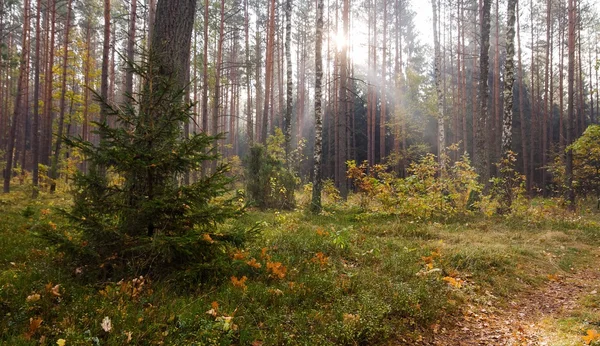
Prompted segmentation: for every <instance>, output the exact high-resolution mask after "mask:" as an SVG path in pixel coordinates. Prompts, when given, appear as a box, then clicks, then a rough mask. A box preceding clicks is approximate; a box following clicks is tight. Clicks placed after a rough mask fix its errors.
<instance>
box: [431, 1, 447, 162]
mask: <svg viewBox="0 0 600 346" xmlns="http://www.w3.org/2000/svg"><path fill="white" fill-rule="evenodd" d="M437 1H438V0H431V6H432V9H433V46H434V50H435V53H434V54H435V56H434V75H435V90H436V94H437V114H436V117H437V122H438V135H437V141H438V161H439V164H440V169H441V170H442V171H443V170H444V168H445V167H444V161H445V158H444V156H445V154H446V153H445V149H446V139H445V134H446V133H445V129H444V126H445V124H444V93H443V91H442V71H441V59H442V57H441V54H440V38H439V36H438V35H439V33H438V8H437Z"/></svg>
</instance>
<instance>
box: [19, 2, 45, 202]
mask: <svg viewBox="0 0 600 346" xmlns="http://www.w3.org/2000/svg"><path fill="white" fill-rule="evenodd" d="M36 12H37V13H36V16H35V59H34V63H33V64H34V67H33V69H34V77H33V78H34V81H33V129H32V137H33V143H32V147H31V155H32V159H33V162H32V166H33V167H32V171H33V172H32V184H33V192H32V197H33V198H37V196H38V194H39V189H38V184H39V169H38V164H39V159H40V102H39V98H40V62H41V60H42V59H41V57H40V31H41V29H40V15H41V13H42V0H38V2H37V11H36ZM21 168H22V169H25V168H24V167H21Z"/></svg>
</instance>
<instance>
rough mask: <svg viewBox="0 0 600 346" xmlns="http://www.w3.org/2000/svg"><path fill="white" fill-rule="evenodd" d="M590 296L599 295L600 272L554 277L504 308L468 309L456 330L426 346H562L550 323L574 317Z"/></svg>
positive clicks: (441, 330)
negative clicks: (583, 301) (581, 299)
mask: <svg viewBox="0 0 600 346" xmlns="http://www.w3.org/2000/svg"><path fill="white" fill-rule="evenodd" d="M590 294H592V295H597V294H600V268H589V269H586V270H584V271H581V272H579V273H577V274H569V275H564V276H559V277H556V278H555V277H552V278H550V280H549V282H548V283H547V284H546V285H545V286H543V287H541V288H540V289H538V290H535V291H532V292H529V293H527V294H523V295H520V296H518V297H515V298H514V300H512V301H510V302H509V304H508V305H505V306H504V307H501V308H496V307H494V306H468V307H467V308H466V309H465V310H464V311H463V316H462V317H459V319H458V320H457V321H455V323H454V327H452V328H449V329H445V328H439V329H438V330H437V331H436V332H435V333H433V335H432V336H431V338H430V339H429V340H427V341H425V342H424V343H423V344H424V345H428V346H434V345H435V346H459V345H507V346H508V345H511V346H512V345H515V346H516V345H519V346H521V345H523V346H525V345H527V346H534V345H535V346H538V345H539V346H542V345H548V346H553V345H557V344H560V345H563V344H564V343H563V342H560V343H559V342H558V341H556V339H555V338H556V330H551V329H556V328H552V323H548V321H556V320H557V319H559V318H561V317H568V316H571V315H572V314H573V313H574V312H575V310H576V309H578V308H579V304H580V303H579V299H580V298H581V297H583V296H585V295H590ZM593 322H599V321H593ZM549 325H550V326H549ZM596 329H600V327H599V328H596ZM580 335H581V334H580ZM570 339H571V340H577V341H576V342H575V343H572V342H568V343H566V344H565V345H572V344H575V345H577V344H578V345H582V344H583V339H581V338H580V337H579V336H577V335H572V337H571V338H570Z"/></svg>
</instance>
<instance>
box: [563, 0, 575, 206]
mask: <svg viewBox="0 0 600 346" xmlns="http://www.w3.org/2000/svg"><path fill="white" fill-rule="evenodd" d="M568 1H569V5H568V13H569V35H568V38H569V39H568V54H569V66H568V76H567V78H568V93H567V95H568V96H567V97H568V101H567V102H568V119H567V138H566V140H567V141H566V145H567V151H566V157H565V166H566V168H565V177H566V182H565V183H566V191H565V193H566V196H565V197H566V198H565V199H566V200H567V203H568V207H569V209H571V210H575V191H574V190H573V150H572V149H571V148H570V147H568V146H569V145H571V143H572V142H573V139H574V130H575V129H574V127H573V125H574V121H575V21H576V13H575V0H568Z"/></svg>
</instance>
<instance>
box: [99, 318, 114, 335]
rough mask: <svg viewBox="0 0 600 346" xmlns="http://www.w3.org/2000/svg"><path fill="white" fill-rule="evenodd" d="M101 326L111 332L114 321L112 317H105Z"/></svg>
mask: <svg viewBox="0 0 600 346" xmlns="http://www.w3.org/2000/svg"><path fill="white" fill-rule="evenodd" d="M100 326H101V327H102V330H104V331H105V332H106V333H110V331H111V330H112V321H111V320H110V317H108V316H106V317H104V319H103V320H102V323H100Z"/></svg>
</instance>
